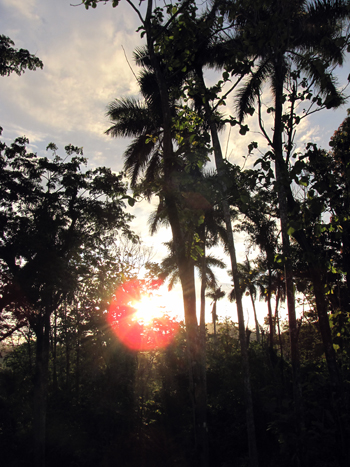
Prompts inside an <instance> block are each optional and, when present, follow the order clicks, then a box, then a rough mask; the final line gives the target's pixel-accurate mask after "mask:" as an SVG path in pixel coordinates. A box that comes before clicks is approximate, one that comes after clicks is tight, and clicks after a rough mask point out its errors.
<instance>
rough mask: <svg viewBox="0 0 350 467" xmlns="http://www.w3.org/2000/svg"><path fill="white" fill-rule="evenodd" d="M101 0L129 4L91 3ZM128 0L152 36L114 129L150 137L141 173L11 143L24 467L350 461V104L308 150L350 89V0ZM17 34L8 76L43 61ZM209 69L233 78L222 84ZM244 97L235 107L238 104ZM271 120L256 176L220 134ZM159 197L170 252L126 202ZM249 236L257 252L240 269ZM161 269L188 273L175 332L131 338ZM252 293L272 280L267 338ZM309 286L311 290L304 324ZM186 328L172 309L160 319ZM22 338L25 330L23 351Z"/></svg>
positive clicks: (12, 323) (13, 310)
mask: <svg viewBox="0 0 350 467" xmlns="http://www.w3.org/2000/svg"><path fill="white" fill-rule="evenodd" d="M99 3H101V4H108V3H110V4H111V5H110V6H113V7H117V6H118V3H119V1H114V0H113V1H111V2H109V1H108V0H107V1H105V0H83V1H82V4H84V5H85V7H86V8H90V7H92V8H96V7H97V6H98V4H99ZM127 3H128V4H129V5H130V8H131V11H133V12H134V13H136V14H137V15H138V18H139V19H140V28H139V30H140V31H141V37H143V38H144V39H145V46H144V48H141V49H138V50H136V51H135V61H136V64H137V65H138V66H139V67H140V72H139V74H138V82H139V87H140V98H139V99H138V100H137V99H126V98H124V97H123V96H117V98H116V100H115V101H113V102H112V103H110V104H109V106H108V117H109V118H110V121H111V126H110V127H109V128H108V129H107V131H106V132H107V134H109V135H111V136H112V137H131V138H132V142H131V144H130V145H129V147H128V148H127V150H126V151H125V154H124V161H125V164H124V169H125V173H124V174H119V175H118V174H113V173H112V172H111V170H110V169H108V168H105V167H102V168H98V169H95V170H88V169H87V168H86V167H85V164H86V160H85V159H84V158H83V155H82V150H81V149H80V148H77V147H74V146H67V147H66V148H65V149H66V155H65V157H64V158H61V157H60V156H59V155H58V149H57V148H56V146H55V145H54V144H50V145H49V146H48V150H49V151H51V153H52V154H51V155H50V156H48V157H45V158H39V157H38V156H37V155H36V154H32V153H29V152H28V151H27V144H28V141H27V140H26V139H24V138H18V139H17V140H16V141H15V142H14V143H13V144H12V145H10V146H8V145H6V144H5V143H1V146H0V193H1V201H0V223H1V238H0V273H1V292H0V313H1V314H0V318H1V320H0V332H1V336H0V338H1V341H3V342H4V344H5V347H4V348H3V349H4V350H3V351H5V352H6V351H7V352H6V353H7V354H6V357H5V360H4V364H3V366H2V368H1V371H0V414H1V419H0V420H1V421H0V445H1V448H2V452H3V453H4V454H3V458H5V457H6V465H9V466H13V467H15V466H21V465H23V466H24V465H36V466H45V465H48V466H52V467H54V466H55V465H62V464H65V465H71V466H75V465H79V466H80V465H85V466H90V465H91V466H92V465H94V466H96V465H98V466H101V467H102V466H110V465H114V464H115V463H118V464H119V465H121V466H125V467H132V466H135V467H136V466H140V467H142V466H144V467H148V466H149V467H151V466H158V465H159V466H163V465H165V466H169V467H172V466H174V467H175V466H179V465H181V466H187V465H188V466H200V467H208V466H209V465H210V466H221V467H224V466H246V465H247V466H248V465H249V466H251V467H257V466H258V465H261V466H271V467H274V466H277V465H278V466H279V465H281V464H283V465H286V466H308V465H311V464H313V465H316V466H334V467H336V466H345V465H348V463H349V460H350V451H349V443H348V439H349V436H350V431H349V430H350V426H349V423H350V409H349V389H350V388H349V383H350V367H349V364H350V362H349V345H350V281H349V273H350V266H349V265H350V238H349V234H350V205H349V202H350V183H349V180H350V169H349V168H350V162H349V160H350V159H349V153H350V136H349V128H350V117H347V118H345V120H344V122H343V124H342V125H341V126H340V128H339V129H338V130H336V132H335V133H334V136H333V137H332V140H331V150H330V151H326V150H324V149H322V148H318V147H317V145H316V144H314V142H313V141H311V142H310V143H309V144H308V145H307V147H306V149H305V150H304V151H303V152H298V151H297V150H296V147H297V145H296V141H297V139H296V138H297V135H298V134H299V128H300V122H301V121H302V120H304V119H305V118H307V117H308V116H309V115H310V114H312V113H314V112H318V111H326V110H327V109H331V108H337V107H339V106H341V105H343V104H344V103H345V102H346V98H345V95H344V90H342V89H339V88H338V87H337V81H336V79H335V75H334V72H335V70H336V69H337V67H338V66H341V65H342V64H343V62H344V59H345V55H346V52H347V49H348V48H349V47H350V37H349V35H348V27H349V11H350V10H349V8H350V6H349V4H348V1H341V0H323V1H321V0H320V1H299V0H290V1H289V0H268V1H266V0H255V1H251V0H237V1H225V0H218V1H213V2H207V3H206V4H204V5H202V6H201V7H200V8H199V7H198V5H197V4H196V2H193V1H191V0H184V1H182V2H178V3H170V4H166V5H164V7H158V6H155V5H154V4H153V2H152V0H147V1H145V2H141V3H140V6H139V7H138V5H137V4H134V3H133V2H132V1H131V0H127ZM101 6H102V5H101ZM139 8H141V9H139ZM12 46H14V44H13V42H12V41H11V39H9V38H6V37H4V36H1V48H0V54H1V67H2V68H1V69H2V70H3V72H2V75H9V74H10V73H11V72H13V71H15V72H16V73H18V74H21V73H22V72H23V71H24V70H25V69H26V68H29V69H35V68H36V67H41V66H42V63H41V62H40V60H39V59H38V58H36V57H35V56H32V55H30V53H29V52H28V51H23V50H20V51H18V50H16V49H14V48H13V47H12ZM208 69H212V70H215V72H216V74H217V76H218V81H217V82H216V83H215V84H214V85H211V86H210V87H209V86H208V85H207V83H206V79H207V76H206V75H207V70H208ZM212 76H213V74H212V75H211V79H212ZM229 100H231V102H232V100H233V102H234V103H235V114H232V115H231V114H230V113H229V112H226V113H223V112H222V111H220V109H222V108H225V106H226V104H227V103H228V102H229ZM106 104H107V103H106ZM254 118H256V119H257V125H258V127H259V129H260V133H261V136H262V138H263V140H265V143H261V142H259V145H258V142H256V141H252V142H251V143H250V144H249V147H248V155H249V160H251V161H252V163H250V164H249V163H248V164H247V167H246V168H245V169H240V168H239V167H238V166H235V165H234V164H231V163H229V162H228V161H227V160H225V158H224V157H223V155H222V150H221V143H220V138H219V133H220V131H221V130H223V129H224V128H225V126H231V127H232V128H234V129H235V130H236V129H237V137H239V135H245V134H246V133H247V132H249V127H248V124H247V123H249V122H251V121H253V120H252V119H254ZM265 122H268V123H265ZM4 123H5V122H4ZM249 124H250V123H249ZM211 156H213V157H212V161H213V162H214V163H215V168H216V170H215V171H209V170H208V169H207V167H208V163H209V162H210V158H211ZM239 156H240V155H239V154H237V155H236V157H239ZM242 156H245V157H247V156H246V154H245V155H242ZM127 183H129V184H130V188H131V189H132V190H133V196H132V197H131V196H130V195H129V194H128V191H127V188H128V186H127ZM153 196H157V197H158V199H159V204H158V206H157V209H156V211H155V212H154V213H153V215H152V218H151V223H150V225H151V231H153V232H155V231H156V230H157V228H158V227H159V226H160V225H162V224H166V225H168V226H169V227H170V229H171V233H172V241H171V242H170V243H169V244H168V246H169V257H168V258H165V259H164V260H163V262H162V263H161V264H154V263H151V262H150V261H149V258H147V253H146V252H145V251H143V250H142V246H140V244H139V239H138V238H137V237H136V236H135V235H134V234H133V233H132V232H131V230H130V227H129V223H130V220H131V216H130V215H129V214H128V213H127V211H126V202H128V203H129V204H130V205H131V206H132V205H133V204H134V203H135V202H137V200H138V199H139V198H140V197H147V198H149V199H151V198H152V197H153ZM237 229H239V230H241V231H243V232H245V234H246V238H247V242H248V243H249V242H250V243H251V244H253V245H254V246H255V247H258V248H259V250H260V254H259V256H258V257H257V258H255V259H251V258H248V257H247V259H246V261H245V262H244V263H243V264H237V260H236V249H235V241H234V231H235V230H237ZM215 245H222V247H223V249H224V251H225V252H226V253H227V255H228V257H229V264H230V272H231V274H232V279H233V290H232V292H231V295H230V298H231V299H232V300H234V301H235V302H236V305H237V312H238V323H232V322H225V323H217V322H216V303H217V301H218V300H219V299H220V298H222V297H223V292H222V291H221V289H220V284H218V282H217V280H216V278H215V274H214V272H213V269H212V267H223V264H222V263H221V262H220V261H218V260H217V259H215V258H214V257H213V256H212V255H210V252H209V250H210V248H211V247H213V246H215ZM141 266H142V269H143V270H146V271H147V273H146V275H145V276H144V278H143V279H142V281H140V280H139V279H140V278H138V276H139V273H140V269H141ZM195 270H198V271H199V276H200V278H201V294H200V296H201V303H200V315H199V316H198V317H197V306H196V292H195ZM158 279H165V280H168V281H169V283H170V285H172V284H173V283H174V282H175V281H176V280H179V282H180V284H181V287H182V292H183V303H184V323H182V324H181V326H180V328H179V330H178V333H177V335H176V337H175V338H174V339H173V340H172V342H171V343H170V345H167V346H166V347H163V348H160V347H159V346H158V347H157V348H155V349H151V348H150V345H148V346H146V347H143V350H142V351H140V350H137V349H136V348H135V347H134V349H133V350H130V349H128V348H127V346H125V345H124V344H123V342H122V339H119V338H118V337H116V335H115V333H114V332H113V331H114V330H115V329H116V328H118V329H119V330H120V329H121V326H122V324H121V323H124V324H123V326H124V327H122V333H124V334H125V333H127V332H131V330H132V332H135V326H139V325H135V324H130V323H129V322H127V323H128V324H125V321H123V320H124V318H125V316H126V317H127V316H129V315H130V313H131V312H132V306H130V301H131V298H132V297H133V296H136V295H137V296H138V295H139V294H140V291H139V290H138V291H136V290H135V284H138V285H139V286H140V287H141V288H144V289H145V290H146V289H147V287H154V284H156V283H157V281H158ZM130 281H131V282H130ZM130 284H133V285H132V286H131V285H130ZM118 290H122V293H119V292H118ZM244 293H245V294H248V295H250V297H251V300H252V306H253V308H254V312H255V301H256V299H257V297H258V295H259V294H260V296H261V297H262V298H264V299H265V301H266V305H267V306H266V308H267V316H266V322H265V323H259V322H258V319H257V316H256V313H255V330H254V331H255V332H254V334H253V336H252V335H251V331H250V330H248V329H246V327H245V322H244V315H243V307H242V294H244ZM128 294H130V295H128ZM135 294H136V295H135ZM122 296H123V297H124V298H123V301H122V299H121V297H122ZM125 297H126V298H125ZM206 297H207V298H210V299H211V300H212V306H213V310H212V315H213V328H210V332H209V331H208V329H206V323H205V313H204V309H205V301H206ZM297 299H298V300H302V301H303V303H304V304H305V303H307V305H308V306H307V311H305V312H304V315H303V318H302V319H301V320H298V319H297V315H296V302H297ZM124 300H126V301H125V303H124ZM283 300H286V304H287V305H286V306H287V309H288V321H287V323H281V322H280V320H279V316H278V310H279V305H280V303H281V301H283ZM198 308H199V307H198ZM172 326H173V327H175V324H174V323H172V322H171V320H168V321H167V324H166V325H165V324H164V322H162V321H161V320H158V321H153V327H154V328H157V329H158V331H159V330H160V332H161V333H162V334H167V333H169V332H170V331H169V329H170V328H171V327H172ZM137 329H138V328H137ZM153 331H154V329H153ZM153 331H152V332H153ZM142 332H143V336H144V338H147V339H149V342H151V340H152V338H151V337H147V336H148V335H147V333H146V334H145V333H144V330H142ZM119 335H120V334H119ZM11 336H12V337H14V336H20V339H19V340H18V344H17V345H16V346H15V347H14V348H12V349H11V351H10V352H8V347H6V345H8V344H6V343H8V342H9V338H10V337H11ZM145 336H146V337H145ZM253 337H255V338H253ZM158 342H159V341H158Z"/></svg>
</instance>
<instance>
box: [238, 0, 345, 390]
mask: <svg viewBox="0 0 350 467" xmlns="http://www.w3.org/2000/svg"><path fill="white" fill-rule="evenodd" d="M247 5H248V6H247ZM234 13H235V19H234V23H235V26H236V31H237V32H236V36H235V37H234V43H235V44H237V43H239V42H240V41H243V40H245V43H247V38H248V37H249V46H248V49H247V51H246V52H247V53H248V54H249V55H250V56H251V57H258V60H257V61H256V62H255V66H254V68H253V69H252V71H251V73H250V76H249V79H247V81H246V82H245V85H244V86H243V87H242V88H241V90H240V92H239V94H238V99H237V102H236V104H237V110H238V115H239V120H240V121H243V119H244V118H245V116H246V115H247V114H248V113H249V112H250V111H251V108H252V105H253V104H254V103H255V102H258V118H259V124H260V128H261V131H262V132H263V134H264V135H265V137H266V138H267V140H268V142H269V144H270V145H271V147H272V149H273V160H274V163H275V176H276V186H277V191H278V203H279V217H280V220H281V230H282V244H283V256H284V257H285V258H286V261H285V281H286V294H287V303H288V315H289V327H290V343H291V357H292V365H293V372H294V380H295V389H296V392H295V394H297V393H298V392H300V391H299V390H297V388H296V386H298V384H299V383H298V382H297V379H298V369H297V368H298V349H297V325H296V314H295V299H294V292H293V290H294V286H293V270H292V262H291V254H290V242H289V234H288V228H289V213H290V212H292V211H293V209H294V211H295V212H297V211H298V209H297V203H296V202H295V200H294V197H293V194H292V191H291V188H290V178H289V173H288V167H289V163H290V156H291V153H292V149H293V137H294V126H295V125H294V123H295V120H296V118H297V116H296V114H295V108H294V106H295V104H296V102H297V99H298V96H297V85H298V82H299V81H301V80H302V79H303V78H305V79H304V81H303V85H305V86H307V91H308V92H309V93H311V92H312V89H315V90H316V91H317V92H318V93H319V100H317V97H316V99H315V101H316V102H317V101H318V102H320V104H321V107H323V108H324V107H326V108H334V107H337V106H339V105H340V104H341V103H342V102H343V97H342V95H341V94H340V93H339V91H338V89H337V87H336V83H335V79H334V77H333V75H332V72H331V69H332V67H334V66H336V65H342V63H343V60H344V53H345V49H344V47H346V45H347V38H346V37H345V36H344V35H343V27H342V23H341V20H342V19H344V18H347V17H348V14H349V12H348V2H346V1H345V0H344V1H337V2H334V1H332V0H323V1H318V2H316V1H315V2H310V1H305V0H271V1H269V2H265V1H264V2H259V1H254V2H248V4H247V3H246V2H245V3H244V8H242V9H241V10H240V12H239V14H237V10H235V11H234ZM321 25H322V27H321ZM244 38H245V39H244ZM267 81H269V82H270V84H271V89H272V94H273V98H274V105H273V112H274V127H273V136H272V138H270V137H269V136H268V134H267V132H266V130H265V128H264V125H263V121H262V117H261V100H260V94H261V90H262V86H263V85H264V83H266V82H267ZM288 83H292V85H291V87H292V89H291V93H290V95H289V98H290V108H289V116H288V115H287V117H286V116H284V115H283V109H284V102H285V96H284V92H285V89H284V87H285V86H286V85H287V84H288ZM310 83H311V84H310ZM284 131H285V133H286V141H283V139H282V134H283V132H284ZM284 149H285V153H284ZM294 236H295V238H296V239H297V240H298V242H299V243H300V245H301V246H302V248H303V250H304V251H305V252H307V253H308V254H310V252H311V251H312V246H311V244H310V241H309V240H308V239H307V238H306V236H305V234H304V233H303V232H302V231H301V230H299V231H298V232H295V233H294ZM316 258H317V255H316V256H315V258H314V260H316ZM312 261H313V260H312ZM312 261H311V263H312ZM311 263H310V265H309V267H310V274H312V278H313V283H314V290H315V294H316V295H317V297H316V301H317V303H318V306H317V309H318V314H319V320H320V327H321V333H322V337H323V342H324V344H325V351H326V357H327V362H328V368H329V371H330V376H331V378H332V381H333V384H334V385H335V386H338V387H339V375H338V371H337V365H336V359H335V353H334V349H333V346H332V345H331V333H330V329H329V323H328V318H327V309H326V302H325V298H324V287H322V286H323V279H322V277H321V275H320V273H319V271H318V270H317V268H315V267H313V265H312V264H311Z"/></svg>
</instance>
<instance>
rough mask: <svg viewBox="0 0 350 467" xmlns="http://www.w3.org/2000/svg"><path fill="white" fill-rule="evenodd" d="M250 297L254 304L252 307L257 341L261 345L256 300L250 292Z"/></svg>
mask: <svg viewBox="0 0 350 467" xmlns="http://www.w3.org/2000/svg"><path fill="white" fill-rule="evenodd" d="M249 295H250V300H251V302H252V307H253V312H254V321H255V333H256V341H257V342H258V343H259V344H260V326H259V321H258V315H257V314H256V308H255V300H254V298H253V294H252V293H251V292H249Z"/></svg>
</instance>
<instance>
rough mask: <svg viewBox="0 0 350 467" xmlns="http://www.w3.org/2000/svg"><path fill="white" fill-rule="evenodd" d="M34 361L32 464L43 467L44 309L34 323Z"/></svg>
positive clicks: (46, 342)
mask: <svg viewBox="0 0 350 467" xmlns="http://www.w3.org/2000/svg"><path fill="white" fill-rule="evenodd" d="M34 331H35V334H36V361H35V377H34V413H33V447H34V465H35V466H37V467H45V447H46V413H47V391H48V368H49V351H50V312H49V310H48V309H45V311H44V313H43V315H42V316H40V317H39V318H38V322H37V323H36V325H35V329H34Z"/></svg>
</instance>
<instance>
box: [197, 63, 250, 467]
mask: <svg viewBox="0 0 350 467" xmlns="http://www.w3.org/2000/svg"><path fill="white" fill-rule="evenodd" d="M198 77H199V79H200V82H201V85H202V89H203V91H204V92H205V91H206V87H205V83H204V79H203V75H202V73H201V72H198ZM204 106H205V113H206V119H207V121H208V122H209V125H210V133H211V138H212V143H213V148H214V157H215V165H216V170H217V173H218V176H219V180H220V183H221V190H222V193H221V194H222V209H223V213H224V219H225V224H226V232H227V242H228V250H229V253H230V259H231V269H232V276H233V283H234V287H235V290H236V304H237V315H238V328H239V340H240V346H241V356H242V367H243V381H244V397H245V407H246V422H247V434H248V446H249V460H250V466H251V467H258V465H259V461H258V451H257V446H256V434H255V422H254V410H253V398H252V392H251V384H250V370H249V359H248V346H247V340H246V335H245V326H244V314H243V306H242V294H241V289H240V285H239V273H238V269H237V259H236V249H235V243H234V238H233V232H232V225H231V216H230V209H229V205H228V202H227V201H226V197H225V195H226V191H227V187H226V185H225V182H224V162H223V157H222V152H221V145H220V141H219V137H218V132H217V127H216V124H215V122H214V121H213V119H212V118H211V109H210V106H209V103H208V101H207V100H206V99H205V104H204Z"/></svg>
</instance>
